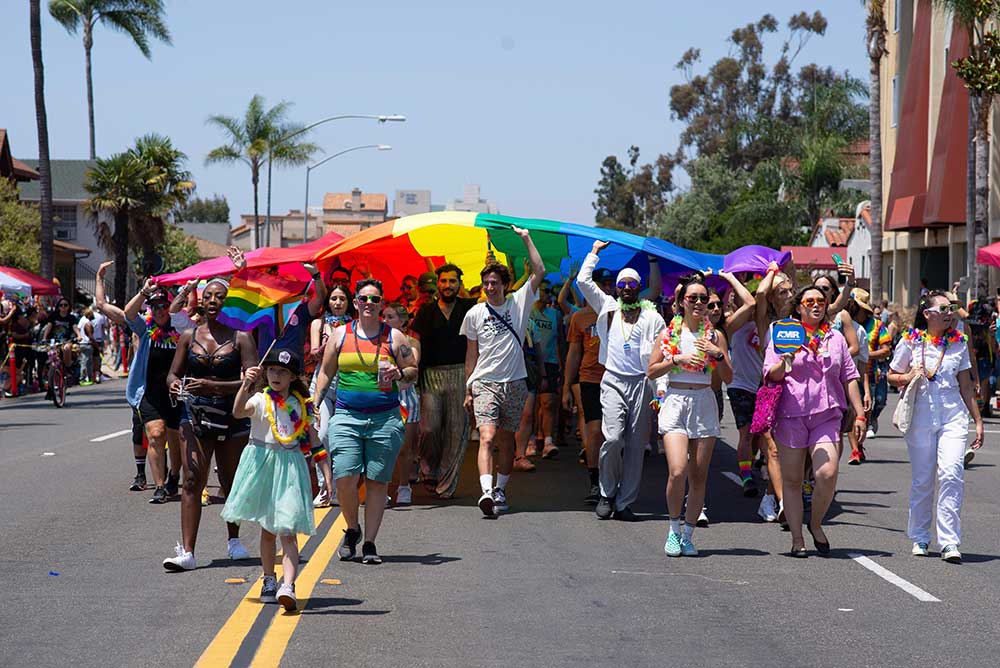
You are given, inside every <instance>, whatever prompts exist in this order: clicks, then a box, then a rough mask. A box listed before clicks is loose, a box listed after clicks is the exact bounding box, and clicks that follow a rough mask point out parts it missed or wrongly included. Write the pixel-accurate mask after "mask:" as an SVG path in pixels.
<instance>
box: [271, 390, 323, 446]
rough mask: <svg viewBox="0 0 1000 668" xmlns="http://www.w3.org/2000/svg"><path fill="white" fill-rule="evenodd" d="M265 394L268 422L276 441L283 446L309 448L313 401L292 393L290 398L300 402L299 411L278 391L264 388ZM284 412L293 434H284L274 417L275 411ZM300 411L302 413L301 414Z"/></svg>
mask: <svg viewBox="0 0 1000 668" xmlns="http://www.w3.org/2000/svg"><path fill="white" fill-rule="evenodd" d="M264 393H265V394H266V395H267V396H268V398H269V401H267V402H265V403H266V407H267V421H268V422H269V423H270V425H271V435H272V436H274V440H276V441H277V442H278V443H281V444H282V445H291V444H292V443H297V444H298V446H299V447H300V448H303V449H304V450H308V448H309V419H310V418H309V415H310V413H311V412H312V400H310V399H306V398H304V397H303V396H302V395H300V394H298V393H297V392H292V393H291V395H290V396H292V397H294V398H295V399H296V400H297V401H298V410H297V408H296V406H295V405H293V403H292V402H291V401H289V400H288V399H289V397H288V396H284V395H282V394H281V393H280V392H278V391H277V390H272V389H271V388H270V386H268V387H265V388H264ZM276 408H277V409H279V410H283V411H285V412H286V413H287V414H288V419H289V420H290V421H291V423H292V433H290V434H282V433H281V429H279V428H278V421H277V420H276V419H275V417H274V412H275V409H276ZM299 410H301V411H302V413H301V414H300V413H299Z"/></svg>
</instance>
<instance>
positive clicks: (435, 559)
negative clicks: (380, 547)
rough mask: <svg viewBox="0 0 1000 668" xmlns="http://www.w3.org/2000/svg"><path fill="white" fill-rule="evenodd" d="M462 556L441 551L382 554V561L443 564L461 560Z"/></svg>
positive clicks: (423, 564)
mask: <svg viewBox="0 0 1000 668" xmlns="http://www.w3.org/2000/svg"><path fill="white" fill-rule="evenodd" d="M461 560H462V558H461V557H446V556H444V555H443V554H440V553H439V552H434V553H431V554H389V555H382V561H383V562H385V563H387V564H420V565H422V566H441V565H443V564H448V563H451V562H453V561H461Z"/></svg>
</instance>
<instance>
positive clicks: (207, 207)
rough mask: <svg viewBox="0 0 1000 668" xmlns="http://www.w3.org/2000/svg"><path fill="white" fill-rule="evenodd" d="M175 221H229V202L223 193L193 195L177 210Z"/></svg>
mask: <svg viewBox="0 0 1000 668" xmlns="http://www.w3.org/2000/svg"><path fill="white" fill-rule="evenodd" d="M174 221H175V222H178V223H228V222H229V202H227V201H226V198H225V197H224V196H222V195H212V197H211V199H209V198H207V197H192V198H191V199H190V200H189V201H188V203H187V204H186V205H184V207H183V208H181V209H180V210H178V211H177V213H176V215H175V216H174Z"/></svg>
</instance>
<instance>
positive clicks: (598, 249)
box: [590, 241, 611, 255]
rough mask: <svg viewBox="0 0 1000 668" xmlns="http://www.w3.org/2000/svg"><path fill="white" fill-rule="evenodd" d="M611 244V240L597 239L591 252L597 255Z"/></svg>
mask: <svg viewBox="0 0 1000 668" xmlns="http://www.w3.org/2000/svg"><path fill="white" fill-rule="evenodd" d="M610 245H611V242H610V241H595V242H594V245H593V246H592V247H591V249H590V252H591V253H594V254H595V255H596V254H597V253H600V252H601V251H602V250H604V249H605V248H607V247H608V246H610Z"/></svg>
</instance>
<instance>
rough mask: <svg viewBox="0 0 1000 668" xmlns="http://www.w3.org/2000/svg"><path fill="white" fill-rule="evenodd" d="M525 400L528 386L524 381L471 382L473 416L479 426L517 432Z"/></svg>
mask: <svg viewBox="0 0 1000 668" xmlns="http://www.w3.org/2000/svg"><path fill="white" fill-rule="evenodd" d="M527 399H528V384H527V383H526V382H525V381H524V379H521V380H512V381H509V382H506V383H497V382H494V381H491V380H474V381H472V406H473V414H474V415H475V416H476V424H477V425H479V426H482V425H493V426H494V427H496V428H497V429H505V430H507V431H517V427H518V426H519V425H520V424H521V414H522V413H523V412H524V404H525V402H526V401H527Z"/></svg>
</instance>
